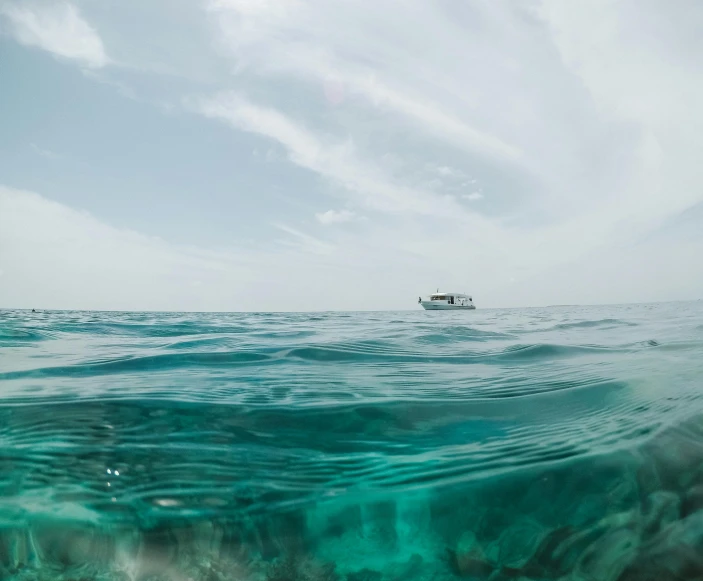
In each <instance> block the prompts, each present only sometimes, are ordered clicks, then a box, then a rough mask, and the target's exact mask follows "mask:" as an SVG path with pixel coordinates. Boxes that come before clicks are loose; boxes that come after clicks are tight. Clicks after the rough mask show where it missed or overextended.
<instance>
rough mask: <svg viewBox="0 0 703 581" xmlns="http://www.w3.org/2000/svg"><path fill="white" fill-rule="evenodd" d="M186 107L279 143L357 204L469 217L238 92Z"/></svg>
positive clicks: (192, 102)
mask: <svg viewBox="0 0 703 581" xmlns="http://www.w3.org/2000/svg"><path fill="white" fill-rule="evenodd" d="M187 104H188V106H189V107H190V108H191V109H193V110H195V111H197V112H199V113H201V114H202V115H205V116H206V117H210V118H214V119H220V120H222V121H225V122H227V123H229V124H230V125H232V126H233V127H235V128H236V129H239V130H242V131H247V132H252V133H256V134H259V135H263V136H266V137H268V138H270V139H273V140H275V141H276V142H278V143H279V144H280V145H282V146H283V147H284V148H285V149H286V150H287V152H288V157H289V159H290V160H291V161H292V162H293V163H295V164H296V165H299V166H301V167H303V168H306V169H308V170H311V171H313V172H315V173H317V174H319V175H320V176H323V177H325V178H327V179H329V180H332V181H333V182H334V183H335V184H336V185H337V186H341V187H343V188H345V189H346V190H347V191H349V192H353V193H354V194H355V199H356V201H357V202H358V203H362V204H365V205H367V206H369V207H372V208H374V209H376V210H379V211H383V212H388V213H392V214H398V213H416V214H423V215H429V216H444V217H452V218H461V217H462V215H464V214H463V211H462V209H461V208H460V207H459V206H458V205H456V204H451V203H447V202H446V200H444V202H443V203H440V199H438V198H437V196H435V195H434V194H432V193H431V192H428V191H422V190H418V189H415V188H412V187H409V186H406V185H403V184H402V183H398V182H397V181H396V180H394V179H393V178H392V177H390V176H388V175H386V174H385V173H384V172H383V170H382V169H381V168H380V167H379V166H378V165H377V164H375V163H373V162H369V161H366V160H363V159H361V158H360V157H359V156H358V154H357V152H356V149H355V147H354V144H353V142H351V141H346V142H337V141H336V140H334V139H330V138H325V137H323V136H320V135H317V134H315V133H313V132H312V131H310V130H309V129H308V128H306V127H305V126H303V125H302V124H300V123H297V122H294V121H293V120H292V119H290V118H289V117H287V116H286V115H284V114H283V113H281V112H280V111H277V110H275V109H272V108H268V107H262V106H259V105H255V104H253V103H251V102H249V101H247V100H246V99H244V98H243V97H242V96H240V95H238V94H236V93H220V94H218V95H215V96H213V97H206V98H201V99H195V100H189V101H187ZM464 217H465V218H468V216H466V215H464Z"/></svg>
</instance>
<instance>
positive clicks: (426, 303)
mask: <svg viewBox="0 0 703 581" xmlns="http://www.w3.org/2000/svg"><path fill="white" fill-rule="evenodd" d="M417 302H418V303H420V304H421V305H422V308H423V309H425V310H427V311H449V310H459V309H463V310H472V309H475V308H476V305H474V300H473V299H472V298H471V297H470V296H469V295H465V294H464V293H441V292H439V290H437V292H436V293H433V294H431V295H430V296H429V297H420V298H419V299H418V301H417Z"/></svg>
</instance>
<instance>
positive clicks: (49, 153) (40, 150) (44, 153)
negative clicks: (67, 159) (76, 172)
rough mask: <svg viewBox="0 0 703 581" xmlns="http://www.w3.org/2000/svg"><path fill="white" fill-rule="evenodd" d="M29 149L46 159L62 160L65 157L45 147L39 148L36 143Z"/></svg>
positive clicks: (31, 144)
mask: <svg viewBox="0 0 703 581" xmlns="http://www.w3.org/2000/svg"><path fill="white" fill-rule="evenodd" d="M29 147H30V148H31V149H32V151H34V152H35V153H37V154H38V155H41V156H42V157H45V158H47V159H52V160H53V159H61V158H62V157H63V156H62V155H60V154H58V153H56V152H55V151H51V150H50V149H45V148H43V147H39V146H38V145H37V144H36V143H30V144H29Z"/></svg>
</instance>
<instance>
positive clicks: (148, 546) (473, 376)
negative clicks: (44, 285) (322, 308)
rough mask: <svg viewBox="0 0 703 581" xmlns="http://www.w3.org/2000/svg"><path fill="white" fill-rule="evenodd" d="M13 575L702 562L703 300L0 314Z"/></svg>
mask: <svg viewBox="0 0 703 581" xmlns="http://www.w3.org/2000/svg"><path fill="white" fill-rule="evenodd" d="M0 398H1V399H0V579H2V580H20V579H21V580H30V579H41V580H47V581H48V580H54V579H62V580H65V581H69V580H70V581H93V580H120V581H137V580H139V581H220V580H223V581H224V580H261V581H400V580H405V579H407V580H417V581H421V580H423V581H424V580H435V581H445V580H446V581H449V580H454V579H459V578H462V579H476V580H478V579H490V580H491V581H502V580H507V579H513V580H516V581H527V580H547V579H549V580H572V579H573V580H584V581H585V580H592V581H635V580H651V581H654V580H656V581H667V580H683V579H686V580H688V579H690V580H693V579H703V302H691V303H669V304H651V305H624V306H597V307H579V306H556V307H550V308H531V309H514V310H509V309H494V310H490V309H481V308H478V309H477V310H476V311H473V312H456V311H436V312H427V311H423V310H421V309H419V308H418V309H417V310H414V311H405V312H360V313H304V314H291V313H280V314H276V313H232V314H225V313H207V314H206V313H117V312H79V311H72V312H70V311H39V312H36V313H32V312H28V311H20V310H15V311H12V310H5V311H0Z"/></svg>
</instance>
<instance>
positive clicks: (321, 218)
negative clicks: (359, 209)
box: [315, 210, 356, 225]
mask: <svg viewBox="0 0 703 581" xmlns="http://www.w3.org/2000/svg"><path fill="white" fill-rule="evenodd" d="M315 218H317V221H318V222H320V223H321V224H325V225H328V224H342V223H344V222H351V221H352V220H354V219H355V218H356V214H355V213H354V212H351V211H350V210H327V211H326V212H320V213H318V214H315Z"/></svg>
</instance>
